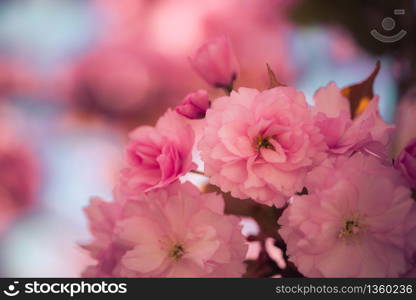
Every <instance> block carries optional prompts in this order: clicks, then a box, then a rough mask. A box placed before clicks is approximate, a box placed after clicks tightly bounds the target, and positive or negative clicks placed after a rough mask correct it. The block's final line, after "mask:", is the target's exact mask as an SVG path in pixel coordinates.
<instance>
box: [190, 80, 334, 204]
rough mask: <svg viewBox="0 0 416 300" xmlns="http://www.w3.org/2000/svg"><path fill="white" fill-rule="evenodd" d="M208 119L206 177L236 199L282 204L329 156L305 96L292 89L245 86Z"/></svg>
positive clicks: (217, 104) (219, 102) (219, 101)
mask: <svg viewBox="0 0 416 300" xmlns="http://www.w3.org/2000/svg"><path fill="white" fill-rule="evenodd" d="M205 121H206V124H205V128H204V135H203V137H202V139H201V141H200V142H199V145H198V147H199V149H200V150H201V157H202V160H203V161H204V165H205V174H206V175H207V176H208V177H210V182H211V183H212V184H215V185H217V186H219V187H220V188H221V190H222V191H224V192H231V194H232V195H233V196H234V197H237V198H241V199H245V198H252V199H254V200H255V201H258V202H261V203H264V204H267V205H272V204H275V205H277V206H282V205H283V204H284V203H285V201H286V200H287V199H288V198H289V197H290V196H292V195H293V194H294V193H296V192H300V191H301V190H302V188H303V180H304V178H305V176H306V174H307V172H308V171H309V170H311V169H312V168H313V167H314V166H316V165H318V164H319V163H320V162H322V160H323V159H325V157H326V154H325V151H326V145H325V142H324V139H323V136H322V135H321V134H320V132H319V129H318V127H316V126H315V125H314V120H313V115H312V113H311V111H310V109H309V107H308V105H307V104H306V101H305V97H304V95H303V93H301V92H298V91H296V90H295V89H294V88H291V87H277V88H273V89H270V90H266V91H263V92H259V91H258V90H255V89H249V88H240V89H239V90H238V92H235V91H233V92H232V93H231V95H230V96H229V97H221V98H218V99H216V100H215V101H214V102H213V105H212V108H210V109H209V110H208V111H207V115H206V118H205Z"/></svg>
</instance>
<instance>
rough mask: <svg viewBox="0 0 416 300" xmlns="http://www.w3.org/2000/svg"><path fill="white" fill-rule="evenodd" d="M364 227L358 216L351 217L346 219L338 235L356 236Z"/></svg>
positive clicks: (347, 237) (340, 236) (346, 237)
mask: <svg viewBox="0 0 416 300" xmlns="http://www.w3.org/2000/svg"><path fill="white" fill-rule="evenodd" d="M364 227H365V226H364V225H363V224H362V222H360V221H359V218H358V217H350V218H348V219H346V220H345V221H344V223H343V225H342V227H341V229H340V231H339V234H338V237H339V238H341V239H351V238H355V237H357V236H358V235H359V234H360V233H361V232H362V231H363V228H364Z"/></svg>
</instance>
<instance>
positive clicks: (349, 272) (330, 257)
mask: <svg viewBox="0 0 416 300" xmlns="http://www.w3.org/2000/svg"><path fill="white" fill-rule="evenodd" d="M315 176H318V174H315ZM320 176H322V177H321V179H322V181H321V185H320V186H319V188H315V189H311V190H310V191H309V192H310V193H309V194H308V195H303V196H295V197H293V198H292V200H291V203H290V205H289V207H288V208H287V209H286V210H285V211H284V213H283V215H282V217H281V218H280V219H279V224H281V225H282V228H281V229H280V234H281V236H282V237H283V239H284V240H285V242H286V243H287V254H288V255H289V259H290V260H291V261H293V262H294V263H295V265H296V266H297V267H298V269H299V271H300V272H301V273H302V274H304V275H305V276H310V277H397V276H399V275H402V274H405V273H406V272H407V271H408V270H409V269H410V268H411V266H412V261H410V258H409V253H413V252H414V251H415V249H410V248H411V244H410V243H408V241H409V240H412V239H413V240H415V238H416V236H414V234H415V231H414V230H413V231H412V230H409V229H408V228H407V227H408V223H409V217H410V216H411V214H412V213H414V212H415V210H416V206H415V203H414V201H413V200H412V199H411V196H410V190H409V189H408V188H407V187H406V186H405V185H403V181H402V180H400V176H399V175H398V172H397V171H396V170H395V169H394V168H393V167H392V166H391V165H385V164H383V163H382V162H381V161H380V160H379V159H377V158H375V157H373V156H366V155H364V154H362V153H360V152H358V153H356V154H354V155H353V156H352V157H350V158H345V157H340V158H338V159H337V160H336V161H335V162H334V165H333V167H332V168H329V169H327V170H326V171H325V170H324V171H323V172H320ZM327 177H330V178H327ZM412 232H413V233H412ZM411 234H413V236H410V235H411ZM413 247H416V246H414V245H413Z"/></svg>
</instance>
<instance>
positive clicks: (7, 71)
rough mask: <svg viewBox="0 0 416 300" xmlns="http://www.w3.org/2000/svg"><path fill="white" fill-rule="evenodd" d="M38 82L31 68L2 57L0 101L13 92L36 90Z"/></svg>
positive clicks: (0, 62) (0, 66)
mask: <svg viewBox="0 0 416 300" xmlns="http://www.w3.org/2000/svg"><path fill="white" fill-rule="evenodd" d="M38 84H39V83H38V82H36V80H35V78H34V75H33V74H32V73H31V71H29V68H27V67H23V66H22V65H20V64H19V63H16V62H13V61H10V60H8V59H6V58H0V101H1V100H2V97H4V99H6V98H7V97H8V96H11V95H13V94H25V93H30V92H34V91H35V90H36V88H37V86H38Z"/></svg>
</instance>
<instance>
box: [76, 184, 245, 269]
mask: <svg viewBox="0 0 416 300" xmlns="http://www.w3.org/2000/svg"><path fill="white" fill-rule="evenodd" d="M119 200H120V199H116V201H118V202H119V203H120V201H119ZM124 200H125V201H124V202H123V205H122V209H121V211H119V213H118V216H117V217H116V218H113V215H114V210H113V211H112V210H111V206H113V205H114V204H110V203H107V204H105V203H103V202H101V201H98V200H93V202H92V203H91V205H90V207H89V208H88V209H87V212H88V217H89V221H90V227H91V229H92V233H93V235H94V237H95V240H94V241H93V242H92V243H91V244H89V245H87V246H85V248H86V249H88V250H90V252H91V254H92V255H93V256H94V258H96V259H97V265H95V266H90V267H88V268H87V270H86V272H84V275H85V276H94V277H97V276H114V277H118V276H122V277H240V276H241V275H242V274H243V273H244V271H245V265H244V262H243V261H244V258H245V255H246V253H247V245H246V243H245V240H244V237H243V235H242V234H241V227H240V225H239V219H238V218H237V217H233V216H225V215H224V213H223V210H224V201H223V199H222V197H221V196H220V195H218V194H215V193H211V194H201V193H200V192H199V191H198V189H197V188H196V187H195V186H193V185H192V184H190V183H184V184H179V183H176V184H173V185H170V186H168V187H167V188H165V189H159V190H156V191H152V192H150V193H148V194H143V193H142V194H138V195H137V196H135V197H133V198H127V199H124ZM113 203H114V202H113ZM96 249H99V250H100V251H99V252H97V250H96ZM97 253H99V254H100V255H97Z"/></svg>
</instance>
